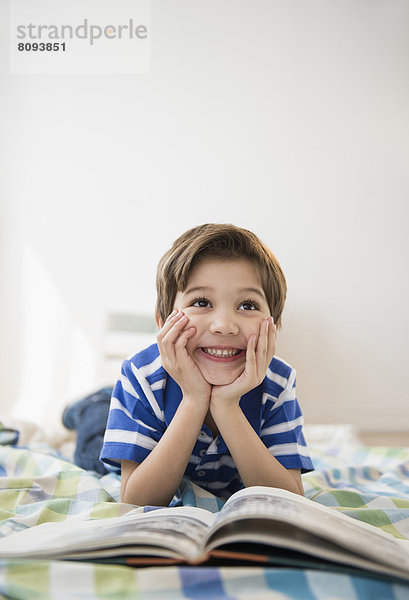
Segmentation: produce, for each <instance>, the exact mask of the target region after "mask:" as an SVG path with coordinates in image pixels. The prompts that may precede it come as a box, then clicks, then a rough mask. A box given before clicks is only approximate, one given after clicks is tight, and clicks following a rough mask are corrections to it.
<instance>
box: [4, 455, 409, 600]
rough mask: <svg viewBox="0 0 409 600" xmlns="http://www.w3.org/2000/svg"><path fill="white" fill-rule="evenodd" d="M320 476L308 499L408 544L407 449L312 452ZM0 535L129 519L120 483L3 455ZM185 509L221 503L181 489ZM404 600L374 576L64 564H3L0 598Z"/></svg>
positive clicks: (52, 458)
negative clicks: (40, 526)
mask: <svg viewBox="0 0 409 600" xmlns="http://www.w3.org/2000/svg"><path fill="white" fill-rule="evenodd" d="M310 450H311V454H312V458H313V461H314V464H315V467H316V470H315V471H314V472H311V473H308V474H306V475H304V476H303V482H304V488H305V494H306V496H307V497H308V498H310V499H311V500H313V501H314V502H319V503H321V504H325V505H327V506H331V507H333V508H334V510H340V511H343V512H345V513H346V514H349V515H350V516H351V517H353V518H357V519H361V520H363V521H365V522H367V523H370V524H372V525H374V526H376V527H380V528H382V529H383V530H384V531H387V532H389V533H391V534H392V535H394V536H396V537H400V538H406V539H409V450H408V449H390V448H360V447H355V448H350V449H344V452H336V451H334V450H333V449H330V450H328V449H325V448H318V447H317V448H314V447H312V448H310ZM0 476H1V477H0V536H6V535H9V534H10V533H12V532H15V531H21V530H23V529H25V528H28V527H35V526H36V525H38V524H40V523H44V522H49V521H69V520H78V519H79V520H84V519H104V518H107V517H113V516H117V515H122V514H125V513H127V512H129V511H137V512H142V511H143V508H142V507H141V508H138V507H135V506H132V505H129V504H124V503H120V502H119V486H120V483H119V478H118V477H117V476H115V475H112V474H111V475H106V476H104V477H99V476H98V475H97V474H95V473H91V472H86V471H83V470H82V469H80V468H78V467H76V466H75V465H73V464H71V463H70V462H68V461H65V460H63V458H62V457H61V456H57V455H55V453H54V452H53V451H52V450H51V449H49V448H46V447H44V448H40V449H38V448H37V449H36V450H33V449H32V448H15V447H9V446H3V447H1V446H0ZM181 491H182V499H183V502H184V504H188V505H193V506H201V507H205V508H208V509H209V510H212V511H216V510H218V509H219V508H220V506H221V504H222V502H221V501H220V500H219V499H217V498H214V497H212V496H211V495H209V494H208V493H207V492H205V491H204V490H200V489H198V488H195V487H192V486H191V485H189V484H188V483H187V482H184V483H183V486H182V490H181ZM329 590H330V591H331V595H330V597H331V599H332V600H361V599H362V600H363V599H364V598H365V599H366V598H384V599H385V600H386V599H388V600H389V599H391V600H408V599H409V585H406V584H404V583H398V582H390V581H386V580H383V579H378V578H376V577H358V576H352V575H350V574H343V573H335V572H326V571H315V570H308V569H304V570H303V569H292V570H291V572H289V571H288V570H287V569H282V568H274V567H270V568H268V567H266V568H261V567H246V568H244V567H208V566H204V567H154V568H140V569H134V568H131V567H126V566H122V565H105V564H93V563H87V562H68V561H52V560H50V561H36V560H35V559H33V560H24V561H21V560H3V561H0V598H14V599H21V600H23V599H24V600H25V599H27V600H37V599H41V600H43V599H44V600H45V599H49V598H50V599H53V598H56V599H63V600H64V599H66V600H71V599H74V598H82V599H85V600H91V599H92V600H93V599H108V598H109V599H111V598H113V599H115V600H116V599H118V600H121V599H128V598H129V599H131V598H132V600H134V599H139V600H172V599H176V598H193V599H195V598H197V599H199V598H202V599H203V598H205V599H206V600H213V599H217V600H234V599H237V600H241V599H243V600H252V599H253V598H254V599H255V600H258V599H259V600H262V599H264V598H268V599H272V600H275V599H276V600H286V599H291V600H296V599H297V600H298V599H299V600H304V599H305V600H324V599H325V600H327V599H328V597H329V596H328V593H329Z"/></svg>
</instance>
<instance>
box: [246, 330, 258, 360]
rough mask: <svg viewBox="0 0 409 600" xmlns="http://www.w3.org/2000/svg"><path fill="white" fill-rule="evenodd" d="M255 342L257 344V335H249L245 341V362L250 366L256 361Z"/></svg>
mask: <svg viewBox="0 0 409 600" xmlns="http://www.w3.org/2000/svg"><path fill="white" fill-rule="evenodd" d="M256 344H257V336H256V335H251V336H250V337H249V339H248V341H247V350H246V364H248V365H249V366H250V367H251V368H254V366H255V364H256V362H257V359H256Z"/></svg>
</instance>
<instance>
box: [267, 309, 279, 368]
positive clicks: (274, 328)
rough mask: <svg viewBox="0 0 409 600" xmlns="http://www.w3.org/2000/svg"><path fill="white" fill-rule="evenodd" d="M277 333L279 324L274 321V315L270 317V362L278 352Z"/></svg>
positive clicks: (268, 350)
mask: <svg viewBox="0 0 409 600" xmlns="http://www.w3.org/2000/svg"><path fill="white" fill-rule="evenodd" d="M276 335H277V325H276V324H275V323H274V319H273V317H270V325H269V332H268V348H267V355H268V358H269V361H268V362H269V364H270V362H271V360H272V358H273V356H274V354H275V352H276Z"/></svg>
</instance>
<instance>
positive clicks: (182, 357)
mask: <svg viewBox="0 0 409 600" xmlns="http://www.w3.org/2000/svg"><path fill="white" fill-rule="evenodd" d="M188 323H189V319H188V317H187V316H186V315H184V314H183V313H182V312H178V313H176V311H174V312H173V313H172V314H171V315H169V317H168V318H167V319H166V321H165V324H164V325H163V327H162V329H161V330H160V331H159V334H158V336H157V341H158V346H159V352H160V355H161V358H162V365H163V368H164V369H165V371H167V372H168V373H169V375H170V376H171V377H172V378H173V379H174V380H175V381H176V383H177V384H178V385H179V386H180V388H181V389H182V393H183V397H184V398H190V399H194V400H195V401H196V402H199V401H203V402H206V403H207V406H208V405H209V400H210V394H211V390H212V386H211V385H210V384H209V383H208V382H207V381H206V380H205V379H204V377H203V375H202V374H201V372H200V371H199V369H198V367H197V365H196V364H195V362H194V361H193V359H192V358H191V356H189V354H188V352H187V350H186V345H187V342H188V340H189V339H190V338H191V337H192V336H193V335H194V334H195V332H196V329H195V327H188Z"/></svg>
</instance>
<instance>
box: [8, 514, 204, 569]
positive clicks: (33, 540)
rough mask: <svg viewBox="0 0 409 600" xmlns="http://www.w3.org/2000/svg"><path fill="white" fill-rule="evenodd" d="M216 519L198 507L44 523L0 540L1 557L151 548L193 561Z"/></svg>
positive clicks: (56, 555) (153, 552)
mask: <svg viewBox="0 0 409 600" xmlns="http://www.w3.org/2000/svg"><path fill="white" fill-rule="evenodd" d="M214 518H215V517H214V515H213V514H212V513H210V512H209V511H206V510H203V509H200V508H193V507H180V508H179V507H175V508H165V509H158V510H153V511H150V512H148V513H128V514H126V515H123V516H121V517H113V518H110V519H95V520H89V521H79V520H75V521H74V520H73V521H67V522H64V523H44V524H42V525H38V526H35V527H31V528H30V529H26V530H24V531H20V532H15V533H12V534H10V535H8V536H7V537H5V538H2V539H0V557H7V558H11V557H29V556H32V555H33V554H35V555H36V556H37V557H39V558H40V557H48V556H53V557H64V556H66V555H68V554H69V555H70V556H73V555H75V553H76V552H79V553H82V552H86V551H87V552H91V551H92V553H93V554H94V555H96V554H97V552H96V551H98V550H100V549H105V550H107V549H109V548H117V547H119V546H136V545H149V546H150V548H151V553H152V555H154V554H155V547H157V548H162V550H163V549H169V550H171V551H172V552H171V553H170V556H172V557H174V556H175V553H176V554H177V555H180V556H181V557H183V558H188V559H189V560H195V559H196V558H197V557H198V555H199V554H200V552H201V547H202V541H203V539H204V538H205V536H206V533H207V530H208V528H209V526H210V524H211V523H212V522H213V521H214ZM115 553H116V554H118V551H116V552H115ZM105 554H106V553H105ZM160 555H163V553H161V554H160Z"/></svg>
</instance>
